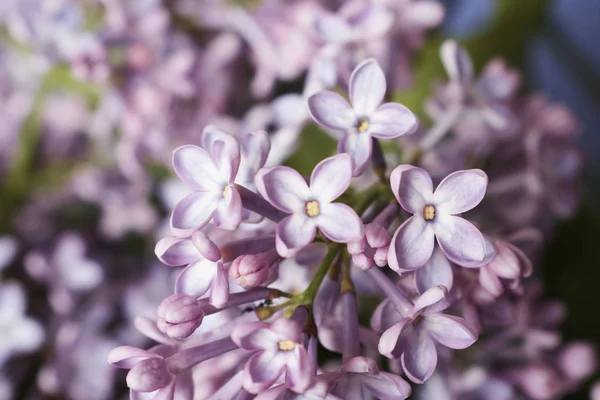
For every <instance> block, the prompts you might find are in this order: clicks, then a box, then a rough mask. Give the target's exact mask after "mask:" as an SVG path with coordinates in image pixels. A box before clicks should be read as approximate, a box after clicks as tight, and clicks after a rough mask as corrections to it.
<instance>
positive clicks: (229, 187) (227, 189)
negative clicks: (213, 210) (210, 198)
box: [223, 185, 231, 197]
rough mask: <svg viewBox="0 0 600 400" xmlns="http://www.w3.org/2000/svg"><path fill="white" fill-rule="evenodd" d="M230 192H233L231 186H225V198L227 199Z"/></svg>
mask: <svg viewBox="0 0 600 400" xmlns="http://www.w3.org/2000/svg"><path fill="white" fill-rule="evenodd" d="M229 192H231V186H229V185H227V186H225V189H223V197H227V195H228V194H229Z"/></svg>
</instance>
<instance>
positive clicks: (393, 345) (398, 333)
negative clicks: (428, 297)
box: [378, 318, 415, 359]
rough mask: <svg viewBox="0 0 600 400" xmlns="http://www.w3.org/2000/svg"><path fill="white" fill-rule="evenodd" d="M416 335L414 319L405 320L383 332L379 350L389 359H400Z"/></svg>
mask: <svg viewBox="0 0 600 400" xmlns="http://www.w3.org/2000/svg"><path fill="white" fill-rule="evenodd" d="M414 335H415V329H414V327H413V324H412V318H403V319H401V320H400V321H398V322H397V323H396V324H394V325H392V326H391V327H390V328H389V329H387V330H386V331H385V332H383V334H382V335H381V338H380V339H379V346H378V350H379V352H380V353H381V354H382V355H384V356H386V357H388V358H392V359H394V358H398V357H400V355H401V354H402V353H404V352H405V351H406V350H407V346H408V345H409V343H410V341H411V338H412V337H413V336H414Z"/></svg>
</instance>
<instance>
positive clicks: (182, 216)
mask: <svg viewBox="0 0 600 400" xmlns="http://www.w3.org/2000/svg"><path fill="white" fill-rule="evenodd" d="M217 205H218V198H217V197H216V196H215V195H214V194H212V193H209V192H202V191H195V192H193V193H190V194H188V195H187V196H185V197H184V198H183V199H181V200H180V201H179V203H177V205H176V206H175V208H174V209H173V212H172V213H171V229H172V230H173V233H174V234H175V235H177V236H183V237H185V236H189V235H191V234H192V233H193V232H194V231H196V230H198V229H202V228H203V227H204V226H205V225H206V224H208V222H209V221H210V219H211V218H212V216H213V214H214V213H215V210H216V208H217Z"/></svg>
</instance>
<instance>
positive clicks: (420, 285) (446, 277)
mask: <svg viewBox="0 0 600 400" xmlns="http://www.w3.org/2000/svg"><path fill="white" fill-rule="evenodd" d="M453 281H454V274H453V273H452V266H451V265H450V263H449V262H448V259H446V256H445V255H444V253H442V251H441V250H440V249H439V247H436V248H435V250H434V251H433V255H432V256H431V258H430V259H429V261H427V263H426V264H425V265H424V266H423V267H422V268H419V269H418V270H417V272H416V273H415V283H416V286H417V290H418V291H419V293H425V292H426V291H427V290H428V289H430V288H432V287H434V286H438V285H442V286H445V287H446V288H447V289H448V290H450V289H452V283H453Z"/></svg>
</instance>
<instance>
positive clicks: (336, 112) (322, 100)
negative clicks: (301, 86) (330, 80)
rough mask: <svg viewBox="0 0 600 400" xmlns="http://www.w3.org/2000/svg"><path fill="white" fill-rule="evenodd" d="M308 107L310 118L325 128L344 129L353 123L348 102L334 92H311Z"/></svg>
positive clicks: (351, 111)
mask: <svg viewBox="0 0 600 400" xmlns="http://www.w3.org/2000/svg"><path fill="white" fill-rule="evenodd" d="M308 109H309V111H310V115H311V116H312V118H313V119H314V120H315V121H316V122H317V123H318V124H320V125H323V126H324V127H326V128H329V129H333V130H338V131H345V130H347V129H350V128H352V126H353V125H354V121H355V115H354V111H353V110H352V108H351V107H350V104H348V102H347V101H346V99H344V98H343V97H342V96H340V95H339V94H337V93H335V92H331V91H323V92H319V93H316V94H313V95H312V96H310V97H309V98H308Z"/></svg>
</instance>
